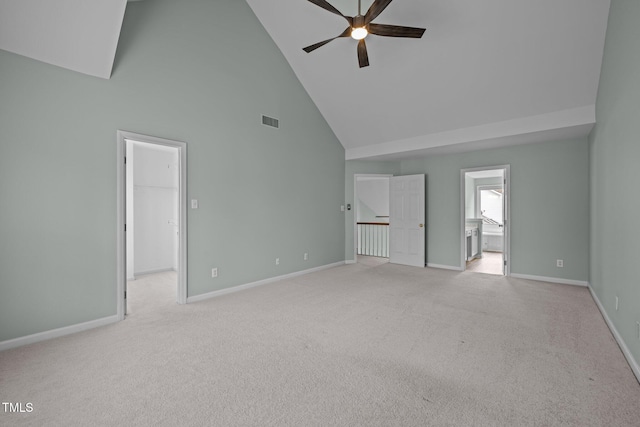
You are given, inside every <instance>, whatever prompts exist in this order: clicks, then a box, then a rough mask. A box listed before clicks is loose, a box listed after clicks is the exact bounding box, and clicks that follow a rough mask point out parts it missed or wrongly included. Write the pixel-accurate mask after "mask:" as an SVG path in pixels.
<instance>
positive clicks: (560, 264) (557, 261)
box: [556, 259, 564, 268]
mask: <svg viewBox="0 0 640 427" xmlns="http://www.w3.org/2000/svg"><path fill="white" fill-rule="evenodd" d="M556 267H560V268H562V267H564V260H561V259H557V260H556Z"/></svg>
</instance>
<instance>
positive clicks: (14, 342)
mask: <svg viewBox="0 0 640 427" xmlns="http://www.w3.org/2000/svg"><path fill="white" fill-rule="evenodd" d="M118 321H119V319H118V316H117V315H113V316H109V317H103V318H102V319H96V320H90V321H88V322H84V323H77V324H75V325H71V326H65V327H62V328H58V329H52V330H50V331H45V332H39V333H37V334H33V335H27V336H24V337H19V338H14V339H11V340H6V341H2V342H0V351H3V350H8V349H10V348H15V347H20V346H23V345H27V344H33V343H35V342H39V341H44V340H49V339H51V338H58V337H62V336H64V335H70V334H75V333H76V332H82V331H86V330H87V329H93V328H97V327H99V326H105V325H109V324H111V323H116V322H118Z"/></svg>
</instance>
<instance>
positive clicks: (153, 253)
mask: <svg viewBox="0 0 640 427" xmlns="http://www.w3.org/2000/svg"><path fill="white" fill-rule="evenodd" d="M118 159H119V161H118V239H117V244H118V283H117V295H118V300H117V301H118V316H119V317H120V318H121V319H124V316H125V314H129V313H134V312H136V311H137V310H139V309H142V310H154V309H157V308H159V307H162V306H163V305H165V306H166V305H167V304H175V303H176V302H177V303H179V304H184V303H186V297H187V284H186V277H187V275H186V265H187V264H186V218H187V216H186V144H185V143H183V142H178V141H171V140H166V139H162V138H156V137H150V136H145V135H139V134H134V133H131V132H123V131H119V132H118ZM120 162H122V163H120Z"/></svg>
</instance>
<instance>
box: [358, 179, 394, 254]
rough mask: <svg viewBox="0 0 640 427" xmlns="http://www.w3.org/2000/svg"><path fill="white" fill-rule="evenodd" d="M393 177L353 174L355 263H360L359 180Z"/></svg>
mask: <svg viewBox="0 0 640 427" xmlns="http://www.w3.org/2000/svg"><path fill="white" fill-rule="evenodd" d="M392 176H393V174H388V173H386V174H383V173H354V174H353V262H358V203H357V202H358V178H390V177H392ZM389 203H391V201H389Z"/></svg>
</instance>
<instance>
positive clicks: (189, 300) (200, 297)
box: [187, 261, 345, 304]
mask: <svg viewBox="0 0 640 427" xmlns="http://www.w3.org/2000/svg"><path fill="white" fill-rule="evenodd" d="M344 264H345V261H340V262H334V263H333V264H327V265H321V266H320V267H314V268H310V269H308V270H302V271H296V272H293V273H289V274H284V275H282V276H276V277H270V278H268V279H263V280H258V281H257V282H251V283H245V284H244V285H238V286H232V287H230V288H225V289H220V290H219V291H213V292H207V293H204V294H200V295H194V296H192V297H189V298H187V304H190V303H192V302H198V301H203V300H206V299H209V298H215V297H219V296H221V295H227V294H231V293H234V292H239V291H244V290H245V289H250V288H255V287H256V286H262V285H266V284H268V283H273V282H277V281H278V280H284V279H290V278H292V277H297V276H302V275H304V274H309V273H314V272H316V271H321V270H326V269H329V268H333V267H338V266H340V265H344Z"/></svg>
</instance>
